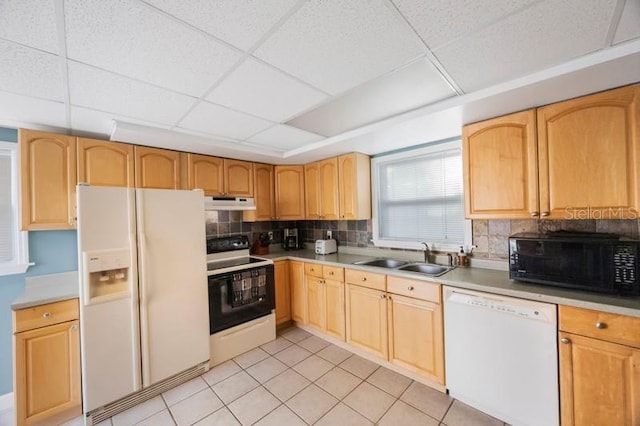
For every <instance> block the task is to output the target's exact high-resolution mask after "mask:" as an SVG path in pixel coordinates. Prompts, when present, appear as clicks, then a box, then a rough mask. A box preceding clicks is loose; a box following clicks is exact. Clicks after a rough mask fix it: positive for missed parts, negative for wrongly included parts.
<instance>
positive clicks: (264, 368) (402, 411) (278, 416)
mask: <svg viewBox="0 0 640 426" xmlns="http://www.w3.org/2000/svg"><path fill="white" fill-rule="evenodd" d="M3 424H4V423H2V421H0V426H1V425H3ZM82 424H83V423H82V418H77V419H74V420H72V421H70V422H67V423H66V424H65V425H64V426H80V425H82ZM253 424H255V425H259V426H267V425H274V426H275V425H287V426H296V425H354V426H356V425H373V424H377V425H381V426H386V425H393V426H396V425H402V426H411V425H420V426H439V425H440V426H471V425H473V426H484V425H487V426H493V425H496V426H503V423H502V422H501V421H499V420H497V419H495V418H493V417H490V416H488V415H486V414H484V413H482V412H480V411H477V410H475V409H473V408H471V407H469V406H467V405H465V404H463V403H461V402H460V401H456V400H454V399H453V398H451V397H449V396H448V395H446V394H443V393H441V392H438V391H436V390H433V389H431V388H429V387H427V386H424V385H422V384H420V383H418V382H415V381H413V380H411V379H409V378H407V377H405V376H402V375H400V374H397V373H395V372H393V371H391V370H389V369H386V368H384V367H381V366H379V365H378V364H375V363H373V362H370V361H368V360H365V359H364V358H361V357H359V356H357V355H354V354H352V353H351V352H349V351H346V350H344V349H342V348H339V347H337V346H335V345H332V344H330V343H329V342H327V341H325V340H323V339H321V338H319V337H316V336H313V335H311V334H309V333H307V332H306V331H304V330H302V329H300V328H296V327H291V328H288V329H286V330H284V331H283V332H282V333H280V334H279V336H278V338H277V339H276V340H274V341H272V342H269V343H267V344H265V345H262V346H261V347H260V348H256V349H254V350H252V351H249V352H247V353H244V354H242V355H240V356H238V357H236V358H235V359H233V360H230V361H227V362H225V363H223V364H220V365H218V366H216V367H214V368H213V369H211V370H210V371H208V372H207V373H205V374H203V375H202V376H200V377H197V378H195V379H193V380H191V381H189V382H187V383H184V384H183V385H181V386H178V387H176V388H174V389H171V390H169V391H167V392H165V393H163V394H162V395H161V396H157V397H155V398H153V399H151V400H149V401H146V402H144V403H142V404H139V405H137V406H135V407H133V408H131V409H129V410H127V411H125V412H122V413H120V414H118V415H116V416H113V417H112V418H111V419H108V420H106V421H104V422H103V423H102V424H101V426H130V425H148V426H164V425H169V426H174V425H179V426H180V425H198V426H201V425H216V426H227V425H228V426H232V425H253Z"/></svg>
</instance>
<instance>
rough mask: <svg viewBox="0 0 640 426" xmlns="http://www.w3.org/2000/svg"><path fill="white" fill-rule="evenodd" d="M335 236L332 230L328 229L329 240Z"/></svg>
mask: <svg viewBox="0 0 640 426" xmlns="http://www.w3.org/2000/svg"><path fill="white" fill-rule="evenodd" d="M332 237H333V232H331V230H328V231H327V240H330V239H331V238H332Z"/></svg>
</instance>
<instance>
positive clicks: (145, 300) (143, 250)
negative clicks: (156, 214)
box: [136, 190, 151, 388]
mask: <svg viewBox="0 0 640 426" xmlns="http://www.w3.org/2000/svg"><path fill="white" fill-rule="evenodd" d="M137 195H138V196H137V197H136V202H137V209H136V212H137V221H136V222H137V226H138V267H139V271H138V279H139V291H140V355H141V358H142V387H143V388H144V387H147V386H149V385H150V384H151V383H150V377H151V367H150V361H151V360H150V357H151V355H150V354H149V348H150V342H149V309H148V304H149V299H150V297H151V288H150V277H149V272H148V269H147V265H148V256H149V250H148V249H147V235H146V233H145V231H146V230H145V226H144V193H143V192H142V191H140V190H138V191H137Z"/></svg>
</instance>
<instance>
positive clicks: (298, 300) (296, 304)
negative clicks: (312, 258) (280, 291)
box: [289, 260, 307, 324]
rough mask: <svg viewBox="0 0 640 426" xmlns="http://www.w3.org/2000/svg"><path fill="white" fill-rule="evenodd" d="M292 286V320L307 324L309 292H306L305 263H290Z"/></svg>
mask: <svg viewBox="0 0 640 426" xmlns="http://www.w3.org/2000/svg"><path fill="white" fill-rule="evenodd" d="M289 283H290V285H291V319H293V320H294V321H295V322H298V323H300V324H306V323H307V292H306V290H305V280H304V263H302V262H296V261H293V260H292V261H290V262H289Z"/></svg>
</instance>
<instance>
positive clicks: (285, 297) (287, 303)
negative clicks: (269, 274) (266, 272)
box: [273, 260, 291, 325]
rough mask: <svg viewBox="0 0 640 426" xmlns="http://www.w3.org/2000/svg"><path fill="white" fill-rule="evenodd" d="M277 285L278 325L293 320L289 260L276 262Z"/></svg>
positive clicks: (275, 275)
mask: <svg viewBox="0 0 640 426" xmlns="http://www.w3.org/2000/svg"><path fill="white" fill-rule="evenodd" d="M273 266H274V268H273V269H274V279H275V287H276V325H280V324H283V323H286V322H287V321H290V320H291V288H290V284H289V261H288V260H281V261H278V262H274V264H273Z"/></svg>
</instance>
